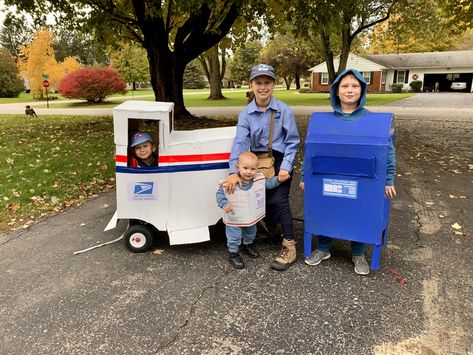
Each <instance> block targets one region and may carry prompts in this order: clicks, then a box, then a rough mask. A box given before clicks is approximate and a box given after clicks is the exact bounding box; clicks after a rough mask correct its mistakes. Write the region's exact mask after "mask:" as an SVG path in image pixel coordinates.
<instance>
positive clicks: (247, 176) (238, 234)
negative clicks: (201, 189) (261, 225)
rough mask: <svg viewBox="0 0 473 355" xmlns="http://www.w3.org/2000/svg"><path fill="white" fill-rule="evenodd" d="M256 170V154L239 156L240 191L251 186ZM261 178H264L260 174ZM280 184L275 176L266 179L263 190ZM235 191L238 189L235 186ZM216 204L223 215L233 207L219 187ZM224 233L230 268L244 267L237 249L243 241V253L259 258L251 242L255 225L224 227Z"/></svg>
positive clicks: (254, 233) (237, 167) (244, 153)
mask: <svg viewBox="0 0 473 355" xmlns="http://www.w3.org/2000/svg"><path fill="white" fill-rule="evenodd" d="M257 168H258V157H257V156H256V154H254V153H252V152H250V151H246V152H243V153H241V154H240V156H239V157H238V161H237V164H236V169H237V171H238V175H239V176H240V179H241V182H242V186H241V190H243V191H247V190H249V189H251V187H252V186H253V182H254V179H255V176H256V170H257ZM258 175H261V177H263V178H264V176H263V175H262V174H258ZM279 184H280V182H279V180H278V177H277V176H274V177H272V178H270V179H266V181H265V188H266V189H273V188H275V187H276V186H279ZM236 189H240V186H239V185H237V186H236ZM216 197H217V204H218V206H219V207H220V208H221V209H223V211H224V212H225V213H232V212H233V206H232V205H231V204H230V203H229V201H228V199H227V196H226V195H225V191H224V187H223V186H221V187H220V188H219V189H218V190H217V194H216ZM225 232H226V236H227V246H228V251H229V259H230V263H231V264H232V266H233V267H234V268H236V269H242V268H244V267H245V263H244V262H243V259H242V258H241V256H240V254H239V248H240V245H241V242H242V239H243V247H242V249H243V251H244V252H245V253H246V254H247V255H248V256H250V257H251V258H257V257H259V253H258V251H256V250H255V248H254V247H253V241H254V240H255V237H256V223H255V224H254V225H251V226H245V227H237V226H230V225H226V226H225Z"/></svg>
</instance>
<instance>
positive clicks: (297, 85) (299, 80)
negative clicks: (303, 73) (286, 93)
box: [294, 74, 301, 90]
mask: <svg viewBox="0 0 473 355" xmlns="http://www.w3.org/2000/svg"><path fill="white" fill-rule="evenodd" d="M294 81H295V82H296V90H299V89H300V88H301V77H300V76H299V74H296V76H295V77H294Z"/></svg>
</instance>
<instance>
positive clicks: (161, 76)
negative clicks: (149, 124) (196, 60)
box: [147, 47, 192, 119]
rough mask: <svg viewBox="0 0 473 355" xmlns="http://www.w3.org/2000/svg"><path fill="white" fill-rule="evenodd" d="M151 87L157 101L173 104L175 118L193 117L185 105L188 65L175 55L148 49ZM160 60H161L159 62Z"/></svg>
mask: <svg viewBox="0 0 473 355" xmlns="http://www.w3.org/2000/svg"><path fill="white" fill-rule="evenodd" d="M147 52H148V57H149V70H150V76H151V86H152V87H153V91H154V97H155V100H156V101H164V102H173V103H174V117H175V118H177V119H180V118H188V117H192V115H191V113H190V112H189V111H187V109H186V107H185V105H184V95H183V78H184V69H185V67H186V64H185V63H183V62H181V61H179V60H176V56H175V55H174V53H172V52H170V51H169V50H167V53H166V52H164V53H160V49H159V48H156V47H154V48H148V49H147ZM158 58H159V60H158Z"/></svg>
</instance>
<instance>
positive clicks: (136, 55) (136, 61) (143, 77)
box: [112, 43, 150, 90]
mask: <svg viewBox="0 0 473 355" xmlns="http://www.w3.org/2000/svg"><path fill="white" fill-rule="evenodd" d="M112 66H113V67H114V68H115V69H117V71H118V73H119V74H120V75H121V76H122V77H123V79H125V81H126V82H127V83H133V90H136V83H137V82H148V81H149V80H150V76H149V64H148V58H147V57H146V51H145V50H144V49H143V47H141V46H139V45H137V44H134V43H127V44H123V45H122V46H121V48H120V50H119V51H118V52H116V53H114V55H113V56H112Z"/></svg>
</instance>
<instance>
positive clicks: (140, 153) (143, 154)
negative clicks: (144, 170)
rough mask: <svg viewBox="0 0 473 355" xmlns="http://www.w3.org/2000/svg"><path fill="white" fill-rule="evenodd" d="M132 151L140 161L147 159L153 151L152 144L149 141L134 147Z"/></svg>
mask: <svg viewBox="0 0 473 355" xmlns="http://www.w3.org/2000/svg"><path fill="white" fill-rule="evenodd" d="M133 149H134V150H135V154H136V156H137V157H138V158H140V159H141V160H145V159H148V158H149V157H150V156H151V155H152V154H153V151H154V150H155V148H154V146H153V143H151V142H150V141H146V142H144V143H141V144H138V145H136V146H134V147H133Z"/></svg>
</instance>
